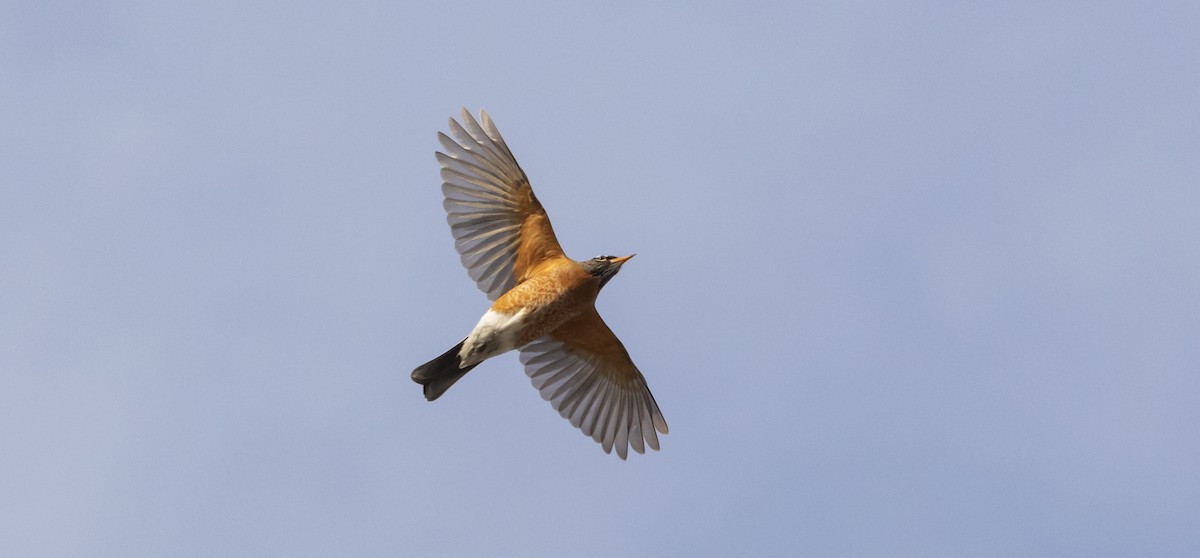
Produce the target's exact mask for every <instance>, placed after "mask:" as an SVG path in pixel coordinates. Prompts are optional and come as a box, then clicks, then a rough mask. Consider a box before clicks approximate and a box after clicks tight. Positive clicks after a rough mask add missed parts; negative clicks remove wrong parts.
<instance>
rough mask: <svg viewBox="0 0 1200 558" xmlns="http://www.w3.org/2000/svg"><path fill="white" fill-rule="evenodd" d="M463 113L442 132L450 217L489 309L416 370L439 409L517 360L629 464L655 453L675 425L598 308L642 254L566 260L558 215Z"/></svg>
mask: <svg viewBox="0 0 1200 558" xmlns="http://www.w3.org/2000/svg"><path fill="white" fill-rule="evenodd" d="M479 116H480V118H479V121H476V120H475V118H474V117H472V115H471V113H470V112H469V111H468V110H467V109H466V108H463V109H462V123H461V124H460V123H459V122H457V121H455V120H454V118H450V124H449V127H450V133H451V134H453V137H451V136H448V135H446V134H445V133H444V132H438V141H439V143H440V144H441V145H442V147H443V148H444V152H442V151H438V152H436V153H435V156H436V158H437V161H438V163H439V165H440V166H441V178H442V194H443V196H444V198H445V200H444V201H443V204H442V205H443V208H444V209H445V211H446V220H447V222H449V224H450V231H451V233H452V234H453V236H454V247H455V249H456V250H457V251H458V254H459V256H460V259H461V260H462V264H463V266H464V267H466V269H467V273H468V275H470V277H471V279H473V280H474V281H475V283H476V285H477V286H478V287H479V289H480V290H482V291H483V292H484V293H486V294H487V296H488V299H489V300H491V301H492V304H491V306H490V307H489V308H488V310H487V311H486V312H484V314H483V316H482V317H481V318H479V322H478V323H477V324H476V325H475V327H474V328H473V329H472V330H471V332H470V333H469V334H467V336H466V337H465V338H463V340H462V341H459V342H458V344H457V345H454V346H453V347H451V348H450V349H449V350H447V351H446V352H445V353H443V354H442V355H441V356H439V357H437V358H435V359H433V360H430V361H429V362H426V363H425V364H422V365H421V366H418V367H417V368H416V369H414V370H413V372H412V379H413V381H415V382H417V383H418V384H421V385H422V386H423V390H424V395H425V399H427V400H428V401H434V400H436V399H438V398H439V397H441V396H442V394H444V393H445V392H446V390H447V389H449V388H450V386H452V385H454V383H455V382H457V381H458V380H459V379H461V378H462V377H463V376H465V375H466V374H467V373H468V372H470V371H471V370H472V369H474V368H475V367H476V366H479V364H480V363H482V362H483V361H485V360H487V359H489V358H492V357H494V356H497V355H500V354H503V353H507V352H508V351H512V350H519V351H520V360H521V363H522V364H523V365H524V368H525V373H526V375H528V376H529V378H530V380H531V381H532V382H533V386H534V388H536V389H537V390H538V391H539V392H540V393H541V396H542V398H543V399H545V400H547V401H549V402H550V404H551V405H552V406H553V407H554V409H555V410H557V411H558V413H559V414H560V415H562V417H563V418H565V419H567V420H568V421H570V423H571V424H572V425H573V426H575V427H576V428H578V429H580V430H581V431H582V432H583V434H585V435H587V436H589V437H591V438H592V440H594V441H595V442H596V443H598V444H600V445H601V447H602V448H603V449H604V452H605V453H608V454H611V453H612V450H613V449H616V452H617V455H618V456H619V457H620V458H621V459H622V460H624V459H626V457H627V456H628V452H629V448H633V450H634V451H636V452H637V453H645V448H646V447H649V448H650V449H652V450H655V451H658V450H659V439H658V435H659V434H664V435H665V434H666V433H667V422H666V420H665V419H664V418H663V415H662V412H661V411H660V410H659V408H658V403H657V402H656V401H655V400H654V396H653V395H652V394H651V393H650V388H649V386H647V384H646V378H645V377H644V376H643V375H642V373H641V372H640V371H639V370H638V368H637V366H636V365H634V363H633V360H632V359H631V358H630V356H629V352H628V351H627V350H626V349H625V346H624V345H623V344H622V343H621V341H620V340H619V339H617V336H616V335H615V334H614V333H613V332H612V330H611V329H609V327H608V325H606V324H605V323H604V320H603V319H601V317H600V314H599V313H598V312H597V311H596V297H597V295H598V294H599V293H600V290H601V289H603V288H604V286H605V285H606V284H608V282H609V281H610V280H611V279H612V278H613V277H614V276H616V275H617V273H618V272H619V271H620V270H621V268H622V267H623V266H624V265H625V263H626V262H628V261H629V259H630V258H632V257H633V256H634V254H630V255H628V256H622V257H615V256H609V255H603V256H597V257H594V258H591V259H589V260H585V261H576V260H573V259H571V258H568V257H567V256H566V255H565V254H564V253H563V249H562V247H561V246H560V245H559V243H558V239H557V237H555V235H554V229H553V228H552V227H551V225H550V218H549V217H548V216H547V215H546V211H545V209H544V208H543V207H542V204H541V202H539V201H538V199H537V196H535V195H534V193H533V189H532V187H531V186H530V184H529V178H528V177H527V176H526V175H525V171H523V170H522V169H521V167H520V165H518V164H517V160H516V158H515V157H514V156H513V154H512V151H510V150H509V148H508V145H507V144H506V143H505V142H504V139H503V138H502V137H501V135H500V131H499V130H498V129H497V128H496V124H495V123H494V122H493V121H492V118H491V116H489V115H488V113H487V111H484V110H480V112H479Z"/></svg>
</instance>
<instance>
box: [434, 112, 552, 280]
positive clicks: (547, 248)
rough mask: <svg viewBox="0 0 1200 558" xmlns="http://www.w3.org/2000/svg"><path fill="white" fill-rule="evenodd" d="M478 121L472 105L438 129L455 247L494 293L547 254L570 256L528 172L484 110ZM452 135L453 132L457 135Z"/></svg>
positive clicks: (476, 277) (471, 271) (472, 272)
mask: <svg viewBox="0 0 1200 558" xmlns="http://www.w3.org/2000/svg"><path fill="white" fill-rule="evenodd" d="M480 118H481V119H482V120H483V125H482V126H481V125H480V124H479V122H477V121H476V120H475V118H474V117H472V116H471V113H469V112H467V110H466V109H463V111H462V124H459V123H458V122H457V121H455V120H454V119H450V135H447V134H444V133H441V132H439V133H438V142H439V143H440V144H441V145H442V148H443V149H444V150H445V152H438V153H436V157H437V161H438V163H439V164H440V165H441V167H442V171H441V176H442V194H443V195H444V196H445V198H446V199H445V201H444V202H443V203H442V206H443V207H444V208H445V210H446V220H447V222H448V223H450V231H451V233H452V234H453V235H454V240H455V243H454V247H455V249H456V250H458V254H459V256H460V258H461V260H462V264H463V267H465V268H467V274H468V275H470V277H471V279H473V280H474V281H475V283H476V284H477V285H478V286H479V288H480V290H482V291H483V292H485V293H487V295H488V298H490V299H492V300H496V299H497V298H500V295H503V294H504V293H506V292H508V291H509V290H510V289H512V288H513V287H514V286H515V285H516V284H517V283H519V282H521V281H522V280H524V279H525V275H526V273H528V272H529V270H531V269H533V268H534V267H536V266H537V265H538V264H540V263H541V262H543V261H545V260H547V259H550V258H556V257H565V256H564V255H563V251H562V247H561V246H559V244H558V239H557V238H556V237H555V236H554V229H553V228H552V227H551V226H550V219H549V218H548V217H547V216H546V211H545V210H544V209H542V204H541V203H540V202H538V200H537V196H535V195H534V194H533V189H532V188H530V186H529V178H528V177H526V176H525V171H523V170H521V166H520V165H518V164H517V159H516V158H515V157H513V154H512V151H511V150H509V148H508V145H507V144H506V143H504V138H503V137H501V136H500V131H499V130H498V129H497V128H496V124H495V123H494V122H492V118H491V117H490V116H488V114H487V113H486V112H483V111H480ZM452 136H453V137H452Z"/></svg>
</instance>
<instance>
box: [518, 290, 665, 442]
mask: <svg viewBox="0 0 1200 558" xmlns="http://www.w3.org/2000/svg"><path fill="white" fill-rule="evenodd" d="M521 362H522V363H524V364H525V373H526V374H527V375H528V376H529V378H530V381H531V382H532V383H533V386H534V387H535V388H536V389H537V390H538V391H539V392H540V393H541V396H542V398H543V399H545V400H547V401H549V402H550V404H551V405H552V406H553V407H554V409H555V410H557V411H558V413H559V414H560V415H562V417H563V418H565V419H567V420H568V421H570V422H571V425H572V426H574V427H576V428H578V429H579V430H580V431H582V432H583V434H584V435H586V436H588V437H590V438H592V440H594V441H595V442H596V443H598V444H600V446H601V448H602V449H604V451H605V453H611V452H612V450H613V449H616V451H617V456H618V457H620V458H621V459H625V458H626V457H627V456H628V455H629V448H631V447H632V448H633V451H635V452H637V453H645V451H646V448H647V447H649V448H650V449H652V450H658V449H659V441H658V434H659V433H661V434H666V433H667V423H666V421H665V420H663V418H662V412H661V411H660V410H659V408H658V404H657V403H656V402H655V401H654V396H653V395H651V393H650V388H649V387H648V386H647V385H646V379H645V377H643V376H642V373H641V372H639V371H638V369H637V367H636V366H634V364H633V361H632V360H630V359H629V354H628V353H627V352H626V351H625V347H624V346H623V345H621V341H620V340H619V339H617V337H616V335H613V333H612V330H610V329H608V326H607V325H606V324H605V323H604V321H603V320H602V319H601V318H600V315H599V314H597V313H596V311H595V309H591V310H589V311H587V312H584V313H583V314H582V315H580V316H578V317H576V318H573V319H572V320H571V321H569V322H567V323H566V324H564V325H563V326H561V327H560V328H559V329H558V330H555V331H554V332H553V333H551V334H550V335H548V336H546V337H542V338H540V339H537V340H535V341H533V342H532V343H530V344H528V345H526V346H525V347H523V348H521Z"/></svg>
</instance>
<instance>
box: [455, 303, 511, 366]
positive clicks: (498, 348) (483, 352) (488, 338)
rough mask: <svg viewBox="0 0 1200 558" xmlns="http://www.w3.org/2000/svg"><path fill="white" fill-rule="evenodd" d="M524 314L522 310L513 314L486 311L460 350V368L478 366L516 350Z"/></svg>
mask: <svg viewBox="0 0 1200 558" xmlns="http://www.w3.org/2000/svg"><path fill="white" fill-rule="evenodd" d="M525 314H526V310H524V309H522V310H520V311H519V312H517V313H515V314H501V313H500V312H496V311H494V310H488V311H487V313H486V314H484V315H483V317H482V318H479V323H477V324H475V329H472V330H471V334H470V335H468V336H467V340H466V341H464V342H463V347H462V350H461V351H459V353H458V357H459V359H461V360H462V366H463V367H467V366H471V365H473V364H478V363H480V362H483V361H485V360H487V359H489V358H492V357H494V356H496V355H498V354H502V353H507V352H508V351H511V350H513V349H515V348H517V339H519V338H520V336H521V330H523V329H525Z"/></svg>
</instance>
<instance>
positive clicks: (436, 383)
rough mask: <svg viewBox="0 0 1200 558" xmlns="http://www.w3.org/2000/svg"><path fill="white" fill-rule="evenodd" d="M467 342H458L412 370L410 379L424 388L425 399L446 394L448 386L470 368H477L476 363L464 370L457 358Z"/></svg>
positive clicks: (432, 398)
mask: <svg viewBox="0 0 1200 558" xmlns="http://www.w3.org/2000/svg"><path fill="white" fill-rule="evenodd" d="M466 341H467V340H466V339H463V340H462V341H459V342H458V344H457V345H455V346H454V347H452V348H451V349H450V350H449V351H446V352H444V353H442V356H440V357H437V358H435V359H433V360H431V361H429V362H426V363H425V364H422V365H420V366H418V367H417V369H416V370H413V373H412V379H413V381H414V382H416V383H418V384H421V385H422V386H425V399H428V400H429V401H433V400H434V399H437V398H439V397H441V396H442V394H443V393H446V390H448V389H450V386H452V385H454V382H457V381H458V379H459V378H461V377H463V376H465V375H466V374H467V372H470V371H471V369H472V368H475V367H476V366H478V363H476V364H472V365H470V366H468V367H466V368H462V367H461V366H460V365H461V364H462V360H460V359H459V358H458V352H459V351H461V350H462V346H463V343H465V342H466Z"/></svg>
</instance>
